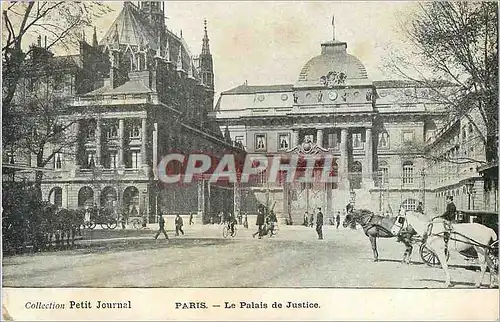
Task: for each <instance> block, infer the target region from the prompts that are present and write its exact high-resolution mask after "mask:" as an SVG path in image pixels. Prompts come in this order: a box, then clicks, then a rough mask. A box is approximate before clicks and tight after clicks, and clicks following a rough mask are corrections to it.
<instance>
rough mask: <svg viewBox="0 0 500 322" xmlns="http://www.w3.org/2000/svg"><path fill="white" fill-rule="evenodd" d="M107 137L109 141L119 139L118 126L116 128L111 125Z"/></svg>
mask: <svg viewBox="0 0 500 322" xmlns="http://www.w3.org/2000/svg"><path fill="white" fill-rule="evenodd" d="M106 137H107V138H108V139H115V138H117V137H118V126H116V125H115V124H112V125H110V126H109V127H108V129H107V131H106Z"/></svg>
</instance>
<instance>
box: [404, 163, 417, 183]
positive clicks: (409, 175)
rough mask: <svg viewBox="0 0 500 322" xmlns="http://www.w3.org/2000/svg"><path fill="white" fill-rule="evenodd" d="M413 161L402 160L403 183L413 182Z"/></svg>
mask: <svg viewBox="0 0 500 322" xmlns="http://www.w3.org/2000/svg"><path fill="white" fill-rule="evenodd" d="M413 169H414V167H413V162H411V161H405V162H403V184H404V185H405V184H413Z"/></svg>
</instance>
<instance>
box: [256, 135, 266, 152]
mask: <svg viewBox="0 0 500 322" xmlns="http://www.w3.org/2000/svg"><path fill="white" fill-rule="evenodd" d="M255 151H267V142H266V135H265V134H256V135H255Z"/></svg>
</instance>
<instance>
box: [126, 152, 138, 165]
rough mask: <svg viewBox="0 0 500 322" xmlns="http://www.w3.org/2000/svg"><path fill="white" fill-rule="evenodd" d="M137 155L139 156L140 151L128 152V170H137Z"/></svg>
mask: <svg viewBox="0 0 500 322" xmlns="http://www.w3.org/2000/svg"><path fill="white" fill-rule="evenodd" d="M139 154H140V151H135V150H133V151H130V158H129V164H128V168H132V169H138V168H139V160H140V159H139V157H140V156H139Z"/></svg>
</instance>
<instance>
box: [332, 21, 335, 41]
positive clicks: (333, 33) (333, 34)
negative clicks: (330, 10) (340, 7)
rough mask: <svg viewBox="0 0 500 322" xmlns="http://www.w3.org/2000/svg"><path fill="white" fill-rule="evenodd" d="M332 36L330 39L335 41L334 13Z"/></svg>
mask: <svg viewBox="0 0 500 322" xmlns="http://www.w3.org/2000/svg"><path fill="white" fill-rule="evenodd" d="M332 37H333V39H332V40H333V41H335V15H333V16H332Z"/></svg>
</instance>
